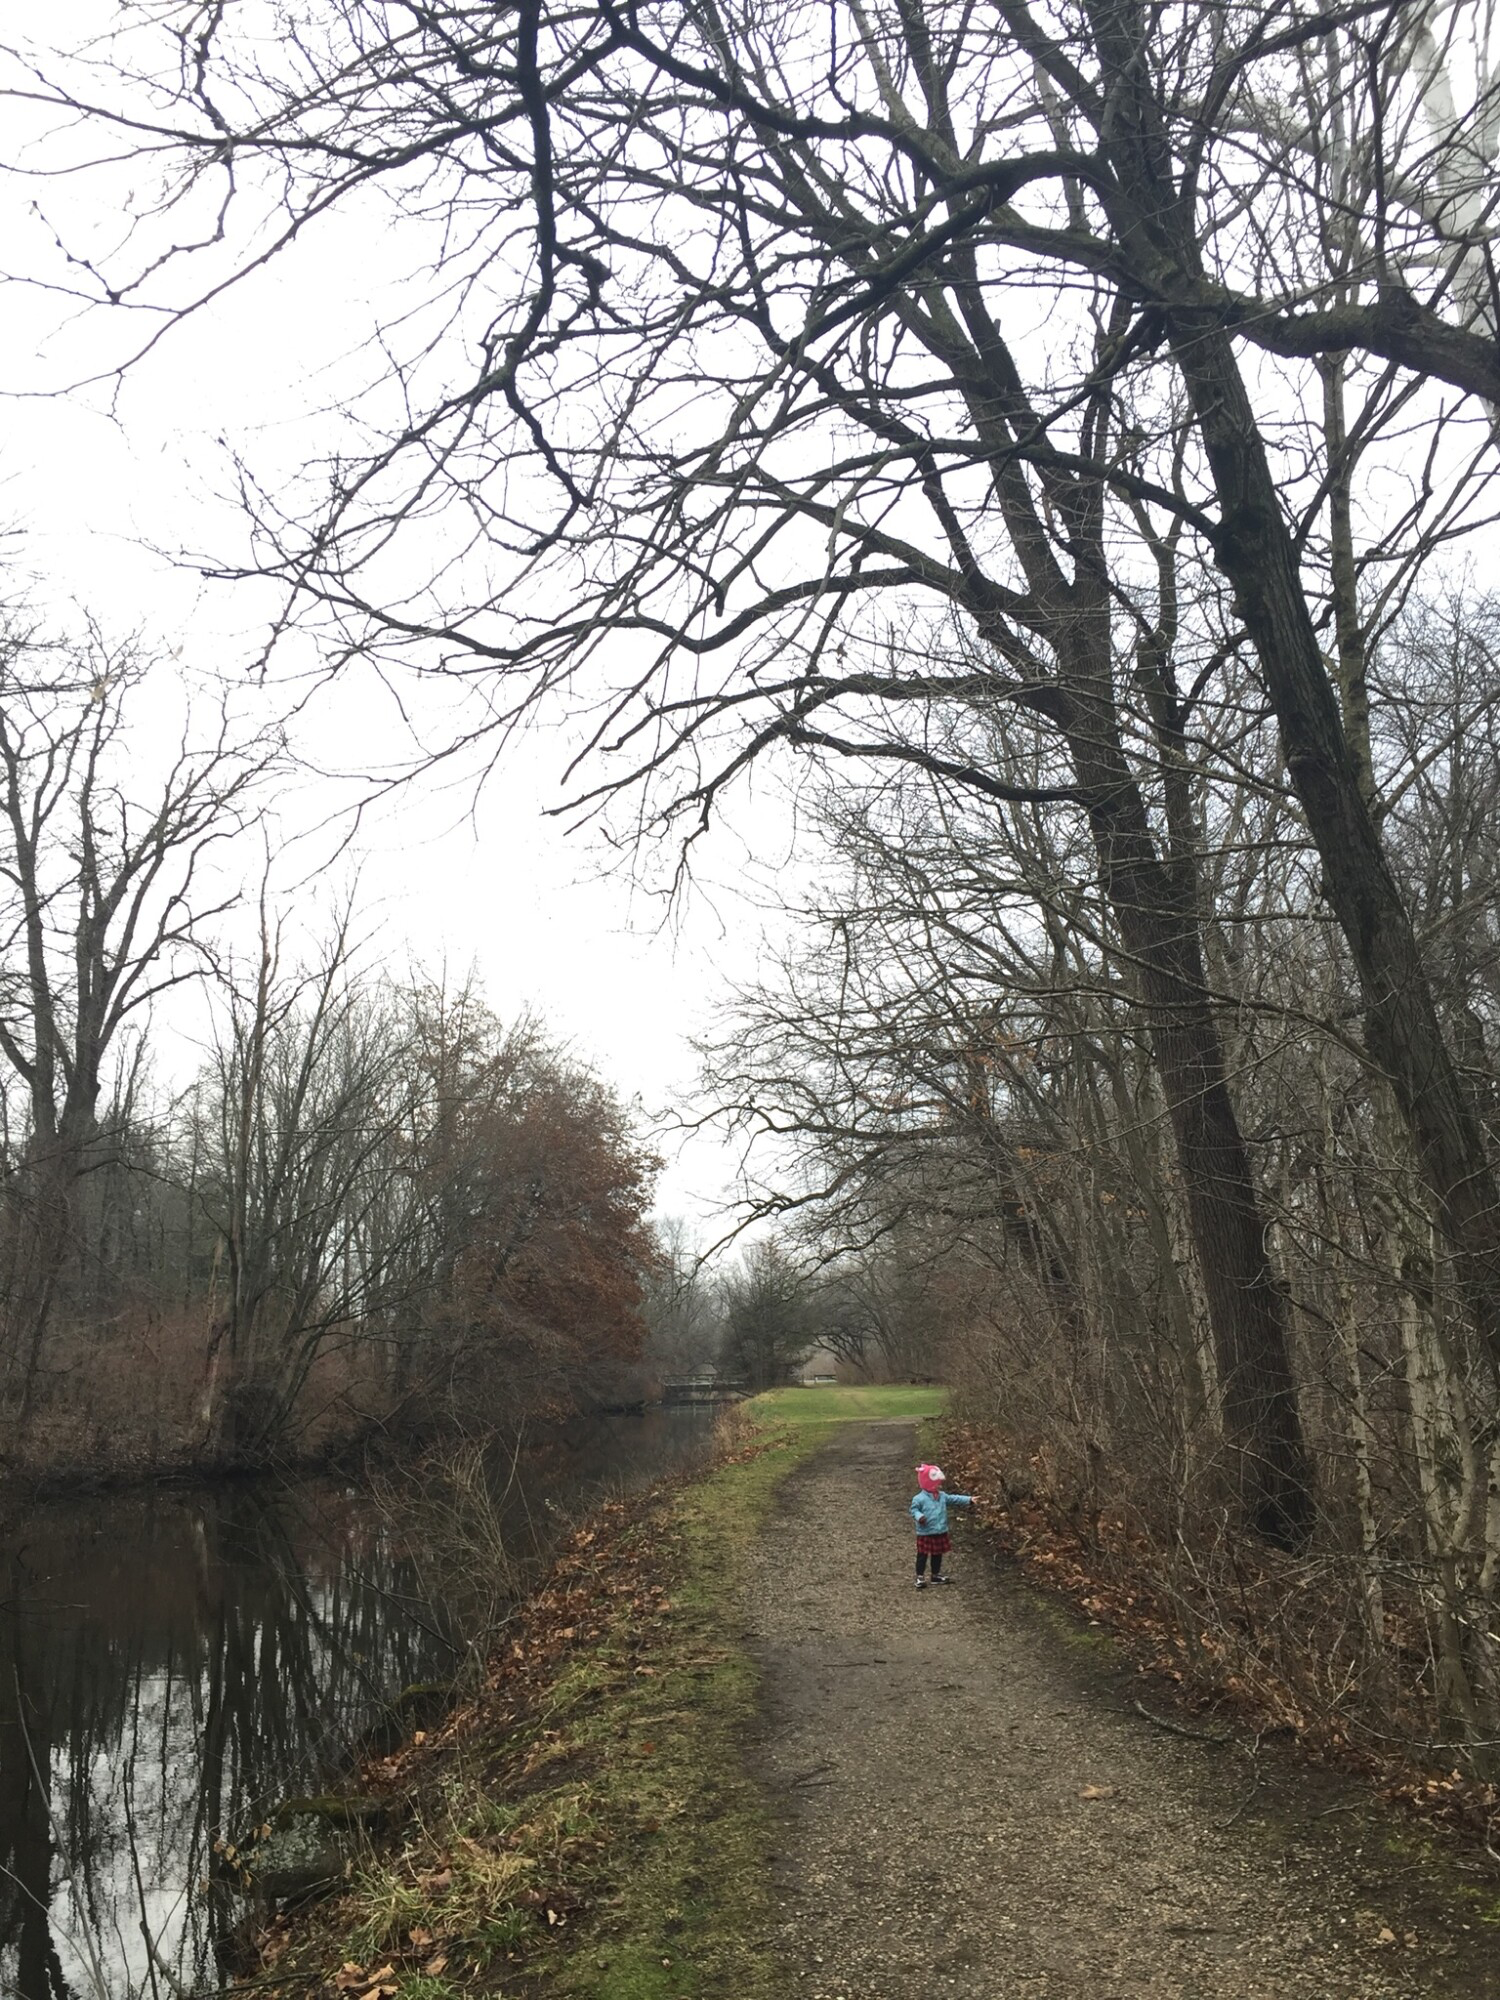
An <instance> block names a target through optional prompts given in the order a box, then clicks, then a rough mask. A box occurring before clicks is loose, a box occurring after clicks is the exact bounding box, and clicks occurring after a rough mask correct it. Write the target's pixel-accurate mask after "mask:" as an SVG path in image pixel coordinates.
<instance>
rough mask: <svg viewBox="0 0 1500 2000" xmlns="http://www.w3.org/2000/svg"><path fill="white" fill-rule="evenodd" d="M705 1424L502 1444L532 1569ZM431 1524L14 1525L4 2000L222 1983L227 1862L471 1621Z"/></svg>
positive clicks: (17, 1517)
mask: <svg viewBox="0 0 1500 2000" xmlns="http://www.w3.org/2000/svg"><path fill="white" fill-rule="evenodd" d="M712 1424H713V1412H712V1410H708V1409H701V1408H699V1409H694V1408H685V1409H662V1410H652V1411H648V1412H646V1413H645V1414H644V1415H641V1416H636V1417H618V1418H599V1419H591V1420H589V1421H588V1422H586V1423H580V1424H577V1425H567V1426H561V1427H555V1428H549V1429H548V1430H547V1431H546V1432H545V1433H537V1434H535V1435H534V1436H533V1438H532V1439H531V1440H529V1441H528V1440H522V1442H521V1444H520V1445H519V1447H518V1449H517V1451H516V1452H515V1453H513V1454H505V1453H498V1452H497V1453H496V1454H495V1455H494V1457H493V1461H492V1477H493V1481H494V1489H495V1492H496V1495H497V1504H498V1506H499V1508H500V1510H501V1512H502V1514H503V1518H504V1520H505V1522H506V1524H507V1531H508V1536H509V1538H510V1540H511V1543H512V1545H513V1546H514V1547H515V1548H516V1549H517V1550H518V1552H520V1553H521V1554H522V1555H527V1554H531V1553H534V1552H535V1551H536V1550H537V1549H538V1548H539V1547H544V1546H545V1545H546V1543H547V1542H548V1541H549V1540H555V1539H556V1536H557V1533H558V1531H559V1529H560V1528H563V1527H565V1526H566V1525H567V1523H568V1522H569V1521H570V1520H571V1519H572V1518H574V1517H575V1516H576V1515H578V1514H580V1513H582V1512H584V1511H585V1510H586V1509H587V1508H588V1507H589V1506H591V1505H593V1504H595V1503H596V1502H597V1501H598V1500H599V1499H600V1498H602V1497H606V1496H607V1495H608V1494H610V1493H611V1492H618V1491H622V1490H629V1489H631V1488H635V1487H639V1486H640V1485H642V1484H644V1483H646V1482H647V1481H649V1480H651V1479H653V1478H656V1477H658V1476H659V1475H661V1474H663V1473H666V1472H670V1471H672V1470H674V1469H677V1468H681V1467H683V1466H685V1465H687V1464H689V1463H690V1462H692V1461H693V1460H694V1459H696V1458H700V1457H702V1456H703V1455H704V1454H705V1453H706V1451H707V1449H708V1446H709V1443H710V1439H711V1435H712ZM417 1518H418V1517H417V1516H409V1517H406V1518H403V1514H402V1510H401V1509H400V1508H399V1507H398V1508H394V1509H393V1507H392V1505H391V1502H390V1499H389V1496H386V1497H385V1498H384V1499H383V1500H382V1502H381V1504H380V1505H377V1504H376V1503H375V1501H374V1500H373V1499H372V1498H371V1496H370V1495H369V1494H368V1493H366V1492H363V1491H360V1490H356V1489H353V1488H351V1487H348V1486H342V1485H332V1484H327V1483H307V1484H300V1483H299V1484H295V1485H288V1486H283V1487H276V1488H273V1487H269V1486H265V1485H254V1486H250V1485H235V1486H225V1487H217V1488H213V1489H208V1490H204V1491H201V1492H172V1493H168V1492H159V1491H153V1492H145V1493H138V1494H123V1495H121V1494H111V1495H108V1496H106V1497H99V1498H91V1499H87V1500H73V1501H49V1502H46V1503H40V1504H36V1505H33V1506H30V1507H27V1508H25V1509H15V1508H10V1509H5V1508H0V1995H3V1996H5V2000H137V1997H138V1996H142V2000H144V1996H149V2000H182V1996H184V1995H198V1994H207V1993H211V1992H214V1991H215V1990H216V1989H218V1988H219V1987H220V1986H221V1985H222V1984H223V1983H224V1978H223V1973H222V1971H221V1969H220V1964H219V1959H218V1956H217V1954H216V1946H220V1947H221V1946H222V1944H223V1939H224V1933H225V1930H226V1928H227V1926H228V1924H229V1923H230V1922H231V1920H232V1914H233V1913H232V1912H231V1911H229V1910H228V1909H227V1908H226V1907H225V1905H224V1904H223V1902H222V1901H221V1900H220V1899H219V1898H218V1897H217V1896H216V1895H215V1896H210V1895H207V1894H205V1893H204V1885H205V1883H206V1881H207V1878H208V1876H209V1872H210V1861H211V1856H212V1852H213V1845H214V1842H215V1840H216V1839H218V1838H220V1837H225V1838H230V1839H233V1838H235V1837H236V1836H237V1835H240V1834H242V1833H243V1832H244V1830H245V1829H246V1828H247V1827H249V1826H251V1825H253V1824H254V1823H255V1822H256V1821H257V1820H259V1819H260V1818H262V1817H263V1816H264V1814H265V1813H266V1811H267V1810H268V1809H269V1808H271V1807H273V1806H274V1805H275V1804H276V1803H277V1802H278V1801H279V1800H283V1799H286V1798H288V1797H294V1796H297V1795H299V1794H307V1793H315V1792H318V1791H323V1790H328V1789H330V1788H332V1787H336V1786H337V1785H338V1784H339V1783H340V1782H341V1780H343V1779H345V1778H347V1776H348V1775H349V1772H350V1770H351V1767H352V1762H353V1759H354V1756H355V1754H356V1748H357V1746H358V1745H359V1744H360V1743H361V1741H362V1740H368V1738H369V1735H370V1732H371V1731H372V1729H374V1728H375V1727H377V1726H378V1725H379V1724H380V1722H381V1719H382V1717H383V1716H388V1714H389V1708H388V1705H389V1704H390V1702H391V1701H392V1699H393V1698H394V1697H395V1696H397V1695H398V1694H399V1693H400V1691H401V1690H402V1689H404V1688H408V1687H410V1686H411V1685H412V1684H413V1683H420V1682H432V1681H441V1680H444V1679H448V1678H451V1677H452V1676H453V1675H454V1674H455V1673H456V1672H457V1671H458V1670H459V1667H460V1665H461V1663H462V1660H463V1656H464V1653H465V1649H466V1642H467V1641H468V1640H469V1638H470V1637H471V1636H472V1635H471V1633H470V1631H468V1630H467V1629H466V1621H467V1620H468V1619H470V1618H471V1617H472V1616H473V1615H474V1613H473V1611H472V1609H468V1610H466V1608H465V1607H464V1605H463V1604H462V1603H461V1602H460V1601H457V1599H456V1595H455V1592H454V1590H453V1585H452V1579H451V1576H449V1577H446V1578H445V1577H442V1576H440V1574H439V1572H438V1570H437V1568H436V1566H435V1565H434V1563H433V1561H432V1559H431V1556H430V1553H429V1551H428V1550H427V1549H424V1547H423V1546H422V1543H423V1540H424V1532H423V1531H422V1530H420V1529H419V1528H417V1527H416V1520H417Z"/></svg>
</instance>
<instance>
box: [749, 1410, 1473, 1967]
mask: <svg viewBox="0 0 1500 2000" xmlns="http://www.w3.org/2000/svg"><path fill="white" fill-rule="evenodd" d="M915 1459H916V1451H915V1443H914V1435H913V1431H912V1427H911V1426H910V1425H908V1424H904V1423H899V1424H898V1423H891V1424H850V1425H849V1426H847V1427H846V1428H845V1429H844V1430H842V1431H841V1432H840V1433H838V1434H837V1435H836V1436H835V1438H834V1440H833V1441H832V1442H831V1443H830V1444H829V1445H828V1446H827V1447H826V1448H825V1449H824V1450H823V1451H821V1452H820V1453H819V1454H818V1455H817V1457H815V1458H814V1459H812V1460H811V1461H810V1462H809V1463H808V1464H807V1465H806V1466H805V1467H803V1468H802V1470H801V1471H800V1472H799V1473H797V1474H796V1475H795V1476H794V1478H793V1479H792V1480H791V1481H790V1482H789V1483H788V1485H787V1487H786V1488H785V1489H784V1491H783V1495H782V1499H781V1504H780V1506H779V1508H778V1511H777V1514H776V1516H775V1518H774V1520H773V1521H772V1522H771V1524H770V1525H769V1527H768V1529H767V1531H766V1534H765V1536H764V1538H763V1540H762V1543H761V1547H760V1550H759V1554H758V1558H757V1566H756V1574H755V1580H754V1584H753V1587H752V1591H751V1598H750V1604H749V1622H750V1627H751V1635H752V1637H751V1643H752V1646H753V1648H754V1650H755V1651H756V1653H757V1655H758V1658H759V1660H760V1664H761V1667H762V1670H763V1673H764V1686H765V1710H766V1729H765V1736H764V1741H763V1743H762V1745H761V1747H760V1752H759V1767H760V1774H761V1776H762V1778H763V1780H764V1782H765V1784H766V1786H767V1789H768V1792H769V1795H770V1797H771V1799H772V1801H773V1809H774V1811H775V1814H776V1818H777V1822H778V1845H777V1854H776V1873H777V1880H778V1886H779V1890H780V1908H781V1911H782V1923H781V1930H782V1935H781V1939H780V1944H781V1947H782V1949H783V1951H784V1953H785V1957H786V1962H787V1965H788V1967H789V1968H790V1971H791V1973H792V1975H793V1977H794V1979H795V1981H796V1985H795V1992H796V1993H797V1994H798V1995H799V1996H803V2000H835V1997H836V1996H837V2000H932V1996H934V1995H938V1994H945V1993H955V1994H963V1995H964V1996H965V2000H1427V1996H1452V2000H1500V1933H1497V1932H1496V1931H1495V1930H1494V1929H1493V1928H1492V1927H1490V1926H1487V1925H1485V1924H1483V1923H1482V1922H1481V1921H1480V1919H1479V1917H1478V1915H1477V1913H1476V1912H1475V1911H1473V1910H1471V1909H1469V1908H1468V1907H1467V1905H1466V1904H1464V1903H1463V1901H1462V1894H1461V1891H1460V1890H1458V1888H1457V1887H1456V1884H1457V1881H1458V1878H1457V1877H1456V1876H1454V1875H1453V1874H1452V1872H1451V1868H1450V1866H1449V1864H1447V1863H1446V1862H1439V1863H1427V1862H1424V1861H1422V1860H1421V1859H1420V1858H1418V1859H1415V1860H1414V1859H1411V1858H1410V1856H1411V1855H1412V1854H1413V1852H1414V1850H1415V1842H1414V1840H1413V1838H1412V1836H1411V1835H1410V1834H1409V1833H1408V1832H1407V1829H1406V1828H1405V1827H1404V1825H1403V1823H1402V1822H1400V1821H1399V1820H1398V1819H1397V1818H1395V1817H1394V1816H1389V1815H1384V1814H1382V1813H1381V1812H1380V1811H1379V1810H1378V1809H1376V1808H1374V1807H1372V1806H1370V1805H1368V1803H1367V1802H1366V1801H1365V1800H1364V1798H1363V1797H1362V1795H1361V1794H1360V1793H1359V1792H1358V1791H1357V1790H1354V1789H1352V1788H1350V1787H1348V1786H1346V1785H1344V1784H1343V1783H1342V1781H1335V1780H1331V1779H1328V1778H1326V1777H1324V1776H1323V1775H1322V1774H1320V1773H1316V1772H1306V1771H1302V1770H1300V1769H1298V1768H1297V1767H1294V1766H1291V1765H1290V1764H1287V1765H1285V1766H1283V1767H1281V1768H1279V1769H1277V1770H1276V1771H1274V1772H1273V1773H1271V1774H1270V1775H1269V1776H1268V1775H1267V1774H1266V1771H1265V1768H1264V1764H1263V1763H1262V1764H1261V1765H1255V1764H1252V1762H1251V1761H1250V1759H1249V1757H1248V1756H1247V1755H1246V1754H1245V1753H1244V1751H1243V1750H1237V1749H1234V1748H1219V1747H1215V1746H1212V1745H1207V1744H1200V1743H1197V1742H1193V1741H1189V1740H1186V1739H1184V1738H1179V1737H1175V1736H1173V1735H1171V1734H1169V1733H1166V1732H1164V1731H1162V1730H1159V1729H1157V1728H1155V1727H1153V1726H1152V1724H1151V1723H1149V1722H1148V1721H1146V1720H1145V1719H1143V1718H1142V1717H1141V1716H1140V1715H1139V1714H1138V1713H1136V1711H1135V1709H1134V1707H1133V1703H1134V1701H1135V1699H1136V1698H1137V1696H1138V1695H1139V1694H1140V1692H1141V1688H1142V1682H1141V1681H1140V1679H1139V1677H1138V1676H1136V1675H1135V1674H1134V1673H1132V1672H1131V1671H1130V1670H1129V1669H1128V1668H1124V1667H1122V1666H1120V1665H1118V1664H1110V1663H1106V1662H1105V1661H1104V1660H1103V1658H1102V1653H1103V1649H1100V1653H1101V1658H1099V1659H1095V1658H1092V1657H1085V1655H1086V1653H1088V1652H1090V1651H1091V1649H1087V1648H1085V1647H1084V1646H1082V1645H1080V1643H1079V1642H1078V1640H1077V1639H1076V1638H1073V1639H1070V1638H1068V1637H1067V1636H1065V1635H1064V1631H1063V1628H1062V1626H1061V1625H1060V1623H1059V1617H1058V1613H1057V1611H1056V1609H1055V1607H1051V1606H1049V1605H1047V1604H1046V1603H1045V1602H1044V1601H1043V1600H1040V1599H1039V1598H1038V1597H1037V1596H1036V1595H1035V1594H1034V1593H1032V1592H1030V1591H1029V1590H1028V1589H1027V1588H1026V1587H1025V1586H1024V1585H1022V1584H1020V1583H1019V1582H1017V1581H1016V1580H1015V1579H1013V1578H1011V1577H1008V1576H1006V1575H1005V1574H1003V1573H1002V1572H1000V1571H999V1570H998V1569H997V1568H996V1566H995V1565H994V1564H993V1562H992V1560H991V1559H990V1558H989V1557H988V1556H987V1555H986V1554H985V1553H984V1552H983V1550H982V1549H981V1548H979V1547H978V1546H977V1545H976V1544H975V1543H970V1545H969V1546H968V1547H967V1548H966V1547H965V1546H964V1543H963V1541H962V1539H959V1538H956V1539H957V1547H956V1553H955V1556H954V1557H953V1558H952V1559H951V1560H952V1563H953V1566H954V1570H955V1575H956V1576H957V1578H958V1581H957V1582H956V1583H955V1585H954V1587H953V1588H951V1589H943V1590H936V1591H935V1590H932V1589H930V1588H929V1589H928V1590H925V1591H921V1592H918V1591H916V1590H915V1589H914V1588H913V1585H912V1565H911V1542H912V1536H911V1533H910V1531H909V1524H908V1522H907V1519H906V1513H905V1508H906V1503H907V1500H908V1499H909V1497H910V1494H911V1491H912V1486H913V1479H912V1467H913V1465H914V1463H915ZM1403 1857H1407V1858H1403ZM1466 1926H1467V1927H1466ZM1382 1933H1384V1934H1385V1935H1384V1939H1382ZM1393 1940H1394V1941H1393ZM1409 1940H1414V1941H1411V1942H1409Z"/></svg>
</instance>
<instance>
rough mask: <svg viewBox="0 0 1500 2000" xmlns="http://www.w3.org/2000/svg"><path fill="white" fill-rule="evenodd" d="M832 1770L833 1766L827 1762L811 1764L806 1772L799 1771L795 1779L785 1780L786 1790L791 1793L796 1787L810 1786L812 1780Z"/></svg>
mask: <svg viewBox="0 0 1500 2000" xmlns="http://www.w3.org/2000/svg"><path fill="white" fill-rule="evenodd" d="M832 1769H833V1766H832V1764H830V1763H828V1762H827V1761H826V1760H825V1762H823V1763H821V1764H810V1765H809V1766H808V1768H807V1769H806V1770H805V1771H799V1772H798V1773H797V1775H796V1777H795V1778H787V1779H786V1780H784V1786H785V1789H786V1790H787V1791H791V1790H792V1788H793V1786H795V1785H805V1784H808V1783H809V1782H810V1781H811V1780H812V1779H814V1778H817V1777H820V1776H821V1775H822V1773H823V1772H824V1771H831V1770H832Z"/></svg>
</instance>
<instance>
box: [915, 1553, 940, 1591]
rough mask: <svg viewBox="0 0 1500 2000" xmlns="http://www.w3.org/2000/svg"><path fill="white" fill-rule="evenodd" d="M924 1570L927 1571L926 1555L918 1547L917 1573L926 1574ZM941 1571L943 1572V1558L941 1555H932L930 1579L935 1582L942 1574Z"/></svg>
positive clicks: (919, 1574)
mask: <svg viewBox="0 0 1500 2000" xmlns="http://www.w3.org/2000/svg"><path fill="white" fill-rule="evenodd" d="M926 1571H927V1557H926V1556H925V1555H924V1554H923V1553H922V1551H921V1550H920V1549H918V1551H917V1575H918V1576H923V1575H925V1574H926ZM942 1573H943V1559H942V1557H941V1556H934V1557H933V1558H932V1580H933V1582H934V1583H936V1582H937V1580H938V1578H939V1577H940V1576H941V1575H942Z"/></svg>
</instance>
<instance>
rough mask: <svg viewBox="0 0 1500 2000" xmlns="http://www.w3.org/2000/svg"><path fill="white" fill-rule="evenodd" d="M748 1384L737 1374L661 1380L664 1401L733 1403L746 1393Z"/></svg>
mask: <svg viewBox="0 0 1500 2000" xmlns="http://www.w3.org/2000/svg"><path fill="white" fill-rule="evenodd" d="M749 1390H750V1385H749V1383H748V1382H746V1381H744V1380H743V1378H742V1377H740V1376H738V1375H684V1376H679V1377H678V1379H677V1380H676V1381H674V1382H663V1383H662V1385H661V1399H662V1401H663V1402H664V1403H734V1402H738V1400H739V1398H740V1397H741V1396H744V1395H748V1394H749Z"/></svg>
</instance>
